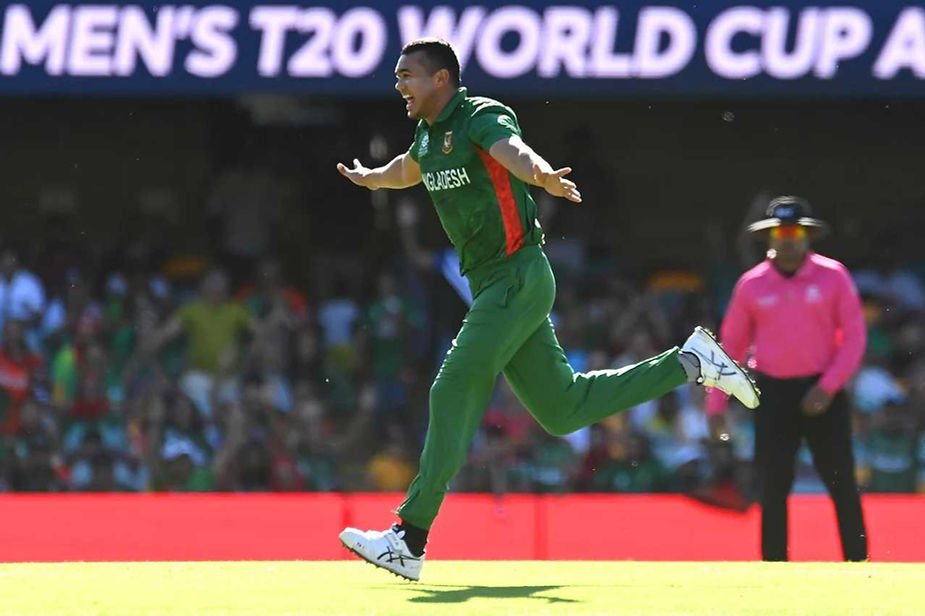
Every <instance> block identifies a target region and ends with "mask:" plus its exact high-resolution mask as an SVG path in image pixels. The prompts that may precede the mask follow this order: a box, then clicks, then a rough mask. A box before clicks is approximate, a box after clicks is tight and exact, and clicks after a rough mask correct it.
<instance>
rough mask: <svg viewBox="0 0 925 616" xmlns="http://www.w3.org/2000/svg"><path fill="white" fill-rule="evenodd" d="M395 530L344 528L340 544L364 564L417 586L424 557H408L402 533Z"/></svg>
mask: <svg viewBox="0 0 925 616" xmlns="http://www.w3.org/2000/svg"><path fill="white" fill-rule="evenodd" d="M397 528H398V525H397V524H396V525H393V526H392V527H391V528H389V529H388V530H381V531H380V530H367V531H362V530H358V529H356V528H345V529H344V530H342V531H341V533H340V541H341V543H343V544H344V547H345V548H347V549H348V550H350V551H351V552H353V553H354V554H356V555H357V556H359V557H360V558H362V559H363V560H365V561H367V562H370V563H372V564H374V565H376V566H377V567H382V568H383V569H386V570H388V571H391V572H392V573H394V574H395V575H398V576H401V577H403V578H405V579H406V580H411V581H413V582H416V581H418V580H419V579H420V577H421V567H422V566H423V565H424V556H423V555H421V556H415V555H413V554H412V553H411V550H409V549H408V545H407V544H406V543H405V539H404V536H405V531H403V530H398V531H397V530H396V529H397Z"/></svg>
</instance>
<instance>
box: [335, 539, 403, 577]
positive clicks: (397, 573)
mask: <svg viewBox="0 0 925 616" xmlns="http://www.w3.org/2000/svg"><path fill="white" fill-rule="evenodd" d="M340 544H341V545H342V546H344V549H345V550H347V551H348V552H350V553H351V554H353V555H354V556H357V557H359V559H360V560H362V561H364V562H368V563H369V564H371V565H372V566H373V567H375V568H376V569H382V570H383V571H388V572H389V573H391V574H392V575H394V576H395V577H397V578H400V579H402V580H405V581H406V582H417V581H419V579H417V578H413V577H408V576H407V575H404V574H403V573H399V572H398V571H394V570H392V569H389V568H388V567H383V566H382V565H380V564H379V563H377V562H374V561H371V560H370V559H368V558H366V557H365V556H363V555H362V554H360V553H359V552H357V551H356V550H354V549H353V548H352V547H350V546H349V545H347V544H346V543H344V541H343V539H341V541H340Z"/></svg>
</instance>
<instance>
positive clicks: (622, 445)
mask: <svg viewBox="0 0 925 616" xmlns="http://www.w3.org/2000/svg"><path fill="white" fill-rule="evenodd" d="M614 438H615V442H614V443H613V444H612V445H611V447H609V453H610V456H609V457H608V458H607V459H606V460H605V461H604V462H603V465H602V466H601V467H600V468H599V469H598V470H597V472H596V473H595V475H594V479H593V481H592V482H591V487H592V488H593V489H594V490H595V491H601V492H662V491H664V489H665V485H666V483H667V481H668V472H667V471H666V470H665V468H664V467H663V466H662V465H661V463H660V462H659V461H658V459H657V458H656V457H655V456H653V455H652V451H651V449H650V447H649V443H648V441H647V440H646V439H645V437H643V436H642V435H639V434H634V433H632V432H629V433H624V434H621V435H618V436H615V437H614Z"/></svg>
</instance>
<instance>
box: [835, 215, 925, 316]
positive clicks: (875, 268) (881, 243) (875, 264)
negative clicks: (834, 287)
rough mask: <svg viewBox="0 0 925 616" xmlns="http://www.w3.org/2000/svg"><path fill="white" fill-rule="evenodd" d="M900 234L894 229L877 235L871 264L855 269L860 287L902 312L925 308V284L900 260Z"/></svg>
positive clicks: (864, 292)
mask: <svg viewBox="0 0 925 616" xmlns="http://www.w3.org/2000/svg"><path fill="white" fill-rule="evenodd" d="M898 243H899V238H898V237H897V236H896V234H895V232H893V231H885V232H881V233H879V234H878V235H877V237H876V238H875V239H874V245H873V249H872V253H871V257H870V264H869V265H868V266H866V267H862V268H860V269H857V270H855V271H854V272H853V275H854V282H855V284H856V285H857V287H858V290H859V291H860V292H861V293H863V294H865V295H870V296H873V297H875V298H877V299H879V300H880V301H882V302H884V303H885V304H886V305H887V306H890V307H893V308H895V309H896V310H899V311H900V312H902V313H906V312H909V311H919V312H921V311H922V310H925V284H923V282H922V280H920V279H919V278H918V277H917V276H916V275H915V274H914V273H913V272H912V271H910V270H909V269H906V268H904V267H902V264H901V263H899V261H897V257H896V254H897V250H896V247H897V245H898Z"/></svg>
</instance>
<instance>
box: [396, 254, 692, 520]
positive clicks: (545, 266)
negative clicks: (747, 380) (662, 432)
mask: <svg viewBox="0 0 925 616" xmlns="http://www.w3.org/2000/svg"><path fill="white" fill-rule="evenodd" d="M481 270H484V271H481ZM469 282H470V285H471V287H472V294H473V303H472V308H471V309H470V310H469V312H468V314H467V315H466V318H465V319H464V320H463V325H462V328H461V329H460V330H459V334H458V335H457V336H456V339H455V340H454V341H453V345H452V347H451V348H450V350H449V351H448V352H447V354H446V357H445V359H444V360H443V365H442V366H441V368H440V371H439V372H438V373H437V377H436V378H435V379H434V383H433V385H432V386H431V389H430V424H429V426H428V428H427V436H426V438H425V440H424V451H423V452H422V453H421V462H420V469H419V471H418V475H417V477H416V478H415V479H414V481H413V482H412V483H411V485H410V486H409V488H408V494H407V497H406V499H405V501H404V502H403V503H402V504H401V506H400V507H399V508H398V510H397V513H398V515H399V516H400V517H401V519H402V520H403V521H405V522H408V523H410V524H413V525H414V526H417V527H419V528H424V529H429V528H430V526H431V524H432V523H433V521H434V518H435V517H436V516H437V511H438V510H439V509H440V505H441V504H442V503H443V498H444V496H445V495H446V492H447V490H448V489H449V482H450V480H451V479H452V478H453V477H454V476H455V475H456V473H457V472H458V471H459V469H460V468H461V467H462V465H463V464H464V463H465V461H466V456H467V454H468V451H469V445H470V443H471V441H472V437H473V435H474V434H475V431H476V429H477V428H478V426H479V424H480V423H481V420H482V416H483V414H484V412H485V408H486V407H487V406H488V403H489V402H490V398H491V395H492V393H493V391H494V386H495V380H496V379H497V376H498V374H500V373H504V377H505V378H506V379H507V381H508V383H509V384H510V386H511V390H512V391H513V392H514V394H515V395H516V396H517V398H518V399H519V400H520V401H521V402H522V403H523V405H524V406H525V407H526V408H527V410H528V411H529V412H530V414H531V415H533V417H534V418H535V419H536V420H537V421H538V422H539V424H540V425H541V426H542V427H543V428H544V429H545V430H546V431H548V432H550V433H551V434H556V435H564V434H569V433H571V432H574V431H575V430H578V429H579V428H582V427H585V426H588V425H591V424H593V423H595V422H598V421H600V420H601V419H603V418H605V417H607V416H609V415H612V414H614V413H616V412H618V411H622V410H625V409H628V408H631V407H633V406H636V405H638V404H641V403H643V402H645V401H647V400H651V399H653V398H657V397H659V396H662V395H664V394H665V393H667V392H669V391H671V390H672V389H674V388H675V387H678V386H680V385H682V384H683V383H686V382H687V377H686V374H685V372H684V369H683V368H682V367H681V365H680V363H679V362H678V357H677V355H678V348H677V347H675V348H673V349H670V350H668V351H665V352H664V353H661V354H660V355H656V356H655V357H651V358H649V359H646V360H644V361H641V362H639V363H638V364H634V365H632V366H626V367H624V368H620V369H619V370H599V371H595V372H589V373H586V374H581V373H576V372H575V371H574V370H572V367H571V366H570V365H569V363H568V360H567V359H566V357H565V353H564V352H563V350H562V348H561V347H560V346H559V342H558V341H557V340H556V334H555V331H554V330H553V327H552V324H551V323H550V321H549V312H550V310H552V305H553V300H554V299H555V295H556V283H555V279H554V278H553V274H552V270H551V269H550V267H549V262H548V261H547V260H546V255H545V254H544V253H543V251H542V249H541V248H540V247H538V246H528V247H526V248H522V249H521V250H519V251H518V252H517V253H515V254H514V255H512V256H511V257H510V258H509V259H508V260H507V261H505V262H504V263H501V264H498V265H493V266H490V267H485V268H480V270H479V271H476V272H473V273H471V274H470V275H469Z"/></svg>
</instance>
